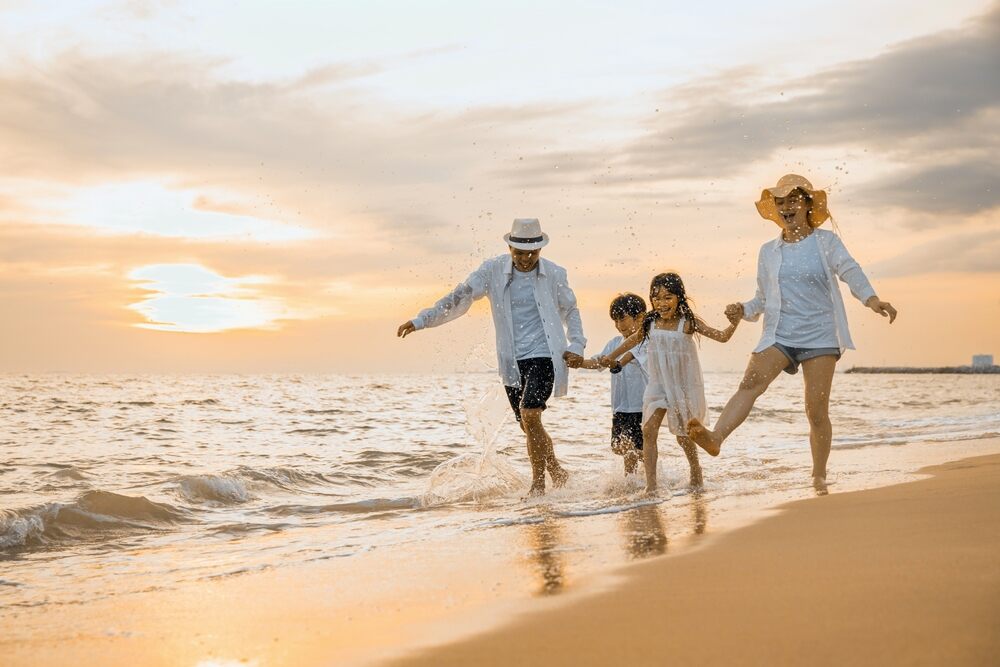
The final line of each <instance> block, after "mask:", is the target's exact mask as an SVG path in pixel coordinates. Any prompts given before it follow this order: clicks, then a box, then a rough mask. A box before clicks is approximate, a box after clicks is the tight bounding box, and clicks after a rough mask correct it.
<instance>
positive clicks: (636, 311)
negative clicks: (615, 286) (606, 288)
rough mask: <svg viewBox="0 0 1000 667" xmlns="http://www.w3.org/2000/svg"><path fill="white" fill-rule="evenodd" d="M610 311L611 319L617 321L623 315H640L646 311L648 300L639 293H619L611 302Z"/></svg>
mask: <svg viewBox="0 0 1000 667" xmlns="http://www.w3.org/2000/svg"><path fill="white" fill-rule="evenodd" d="M610 312H611V319H613V320H615V321H618V320H620V319H621V318H623V317H638V316H639V315H642V314H643V313H645V312H646V302H645V301H644V300H643V298H642V297H641V296H639V295H638V294H632V293H631V292H627V293H625V294H619V295H618V296H616V297H615V299H614V301H612V302H611V308H610Z"/></svg>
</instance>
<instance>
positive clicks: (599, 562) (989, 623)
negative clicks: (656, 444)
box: [0, 439, 1000, 667]
mask: <svg viewBox="0 0 1000 667" xmlns="http://www.w3.org/2000/svg"><path fill="white" fill-rule="evenodd" d="M942 447H943V446H942V445H940V444H937V445H931V444H928V445H925V446H916V445H913V446H907V447H900V448H873V449H869V450H858V451H854V452H838V457H840V458H841V459H842V460H846V459H847V458H848V457H855V456H856V457H863V458H864V460H867V461H869V463H870V464H871V465H872V469H873V470H874V471H881V472H879V473H878V474H879V475H880V476H881V475H886V474H888V472H887V471H884V470H882V468H881V467H879V466H878V465H876V464H878V463H879V462H880V461H881V462H882V464H883V465H882V467H885V466H884V464H885V460H886V459H885V457H891V459H892V461H893V464H892V466H890V467H895V468H897V469H908V470H913V469H915V468H916V467H918V466H919V465H920V464H919V463H914V464H913V465H908V463H907V462H908V461H923V462H926V461H928V460H937V461H943V460H947V458H949V455H948V451H953V452H954V451H961V452H970V451H975V452H1000V439H992V440H989V441H975V442H967V443H964V444H963V445H962V447H956V448H951V447H949V448H948V449H947V450H944V449H943V448H942ZM929 452H933V458H928V457H930V456H931V454H930V453H929ZM959 455H967V454H959ZM928 472H930V473H931V474H933V477H931V478H929V479H923V480H920V481H916V482H910V483H906V484H899V485H896V486H891V487H885V488H880V489H875V490H870V491H860V492H847V491H850V489H841V488H838V486H836V485H835V486H834V487H833V488H832V492H831V494H830V495H829V496H824V497H820V498H813V499H809V500H805V501H799V502H795V503H791V504H787V505H786V506H785V508H784V509H783V510H782V511H780V512H768V515H767V518H765V519H763V520H760V521H757V522H756V523H752V524H750V525H746V524H747V522H748V521H749V520H750V519H751V518H759V517H760V513H761V510H760V507H759V505H758V506H757V507H752V506H741V505H740V503H741V502H743V500H741V499H725V498H716V499H712V500H711V501H709V502H700V501H697V500H696V499H691V498H674V499H672V500H670V501H668V502H666V503H663V504H660V505H650V506H645V507H640V508H638V509H633V510H630V511H627V512H621V513H618V514H607V515H600V516H591V517H583V518H578V517H549V516H545V515H544V513H541V512H540V521H539V522H537V523H530V524H526V525H519V526H508V527H502V528H496V529H489V530H474V531H468V532H465V533H463V534H461V536H460V537H459V538H456V539H451V540H449V541H441V540H436V541H431V540H428V541H421V540H419V539H416V540H415V541H414V542H413V543H411V544H409V545H406V547H405V548H399V549H397V548H393V549H391V550H384V551H380V550H375V551H372V552H370V553H366V554H362V555H360V556H356V557H351V558H331V559H329V560H326V561H321V562H318V563H314V564H310V565H306V566H294V567H286V568H276V569H272V570H266V571H262V572H252V573H247V574H245V575H241V576H234V577H228V578H223V579H219V580H209V581H200V582H192V583H190V584H184V585H180V586H177V587H174V588H170V589H168V590H151V591H148V592H144V593H139V594H129V595H115V594H114V591H109V592H108V593H109V596H108V597H106V598H102V599H98V600H93V601H90V602H87V603H85V604H81V605H62V606H59V605H43V606H39V607H28V608H23V609H18V610H14V611H12V612H10V610H8V612H9V613H7V614H6V615H5V616H4V623H2V624H0V664H2V665H4V666H8V665H9V666H19V665H64V664H74V665H77V666H80V667H82V666H85V665H136V664H141V665H150V666H156V665H164V666H165V665H184V666H197V667H223V666H226V667H229V666H233V665H245V666H253V665H256V666H258V667H264V666H271V665H295V666H299V665H303V666H308V665H333V664H336V665H344V664H357V663H366V664H370V663H373V662H375V663H387V662H390V661H391V660H393V659H394V660H396V661H397V662H395V663H392V664H399V665H420V664H429V665H447V664H453V665H466V664H497V665H509V664H546V665H552V664H617V663H632V664H664V663H665V662H671V663H673V662H675V661H676V662H678V663H680V662H681V661H692V662H694V663H695V664H734V663H739V664H755V663H756V664H759V663H764V662H769V663H778V664H796V663H805V662H808V663H811V664H833V663H838V664H840V663H850V664H875V663H890V664H898V663H926V664H943V663H947V664H986V663H987V662H988V661H989V662H992V659H993V658H995V656H996V655H997V653H998V651H1000V639H998V638H1000V559H998V558H997V556H996V554H997V553H1000V551H998V547H1000V454H994V455H990V456H978V457H975V458H970V459H966V460H964V461H961V462H957V463H949V464H946V465H943V466H940V467H936V468H932V469H929V471H928ZM904 477H905V476H904V475H897V476H896V477H894V478H893V479H901V478H904ZM759 502H760V499H755V500H753V502H752V503H751V505H753V504H754V503H759ZM740 526H743V527H740ZM267 539H283V537H282V536H281V535H280V534H279V535H275V536H273V537H270V538H267ZM692 547H696V548H692ZM664 554H666V555H668V556H669V557H667V558H652V557H653V556H661V555H664ZM622 563H631V564H629V565H626V566H624V567H622V566H621V564H622ZM134 567H136V568H139V567H142V563H141V561H140V560H138V559H135V565H134ZM69 574H70V576H77V577H85V576H87V573H86V572H78V573H69ZM0 578H2V577H0ZM415 647H423V648H415Z"/></svg>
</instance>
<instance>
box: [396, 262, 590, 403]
mask: <svg viewBox="0 0 1000 667" xmlns="http://www.w3.org/2000/svg"><path fill="white" fill-rule="evenodd" d="M514 270H515V269H514V261H513V260H512V259H511V256H510V255H499V256H497V257H493V258H492V259H488V260H486V261H485V262H483V263H482V265H481V266H480V267H479V268H478V269H476V270H475V271H473V272H472V273H470V274H469V277H468V278H466V279H465V281H464V282H462V283H459V284H458V285H457V286H456V287H455V289H453V290H452V291H451V292H449V293H448V294H447V295H445V296H444V297H442V298H441V299H439V300H438V302H437V303H435V304H434V305H433V306H431V307H430V308H425V309H424V310H422V311H420V314H419V315H417V316H416V317H415V318H413V320H412V322H413V326H414V327H415V328H416V329H418V330H419V329H426V328H429V327H437V326H440V325H442V324H445V323H447V322H451V321H452V320H454V319H457V318H459V317H461V316H462V315H464V314H465V313H466V312H468V310H469V308H470V307H471V306H472V303H473V302H474V301H476V300H477V299H481V298H482V297H484V296H485V297H487V298H488V299H489V301H490V310H491V311H492V313H493V328H494V330H495V331H496V345H497V368H498V370H499V372H500V377H501V378H502V379H503V383H504V384H505V385H507V386H508V387H520V386H521V373H520V371H519V370H518V368H517V359H516V358H515V354H514V321H513V317H512V316H511V307H510V290H509V289H508V288H509V286H510V282H511V279H512V277H513V275H512V271H514ZM535 297H536V299H537V300H538V313H539V315H541V318H542V326H543V327H544V329H545V339H546V341H547V342H548V344H549V350H550V351H551V354H552V365H553V367H554V369H555V387H554V394H555V396H557V397H558V396H565V395H566V389H567V387H568V385H569V369H568V368H567V367H566V362H565V360H564V359H563V352H566V351H569V352H573V353H575V354H579V355H581V356H582V355H583V350H584V348H585V347H586V346H587V339H586V338H585V337H584V335H583V322H582V321H581V319H580V311H579V309H578V308H577V305H576V295H575V294H573V290H572V289H571V288H570V286H569V282H568V281H567V278H566V269H564V268H562V267H561V266H559V265H558V264H556V263H554V262H551V261H549V260H547V259H545V258H540V259H539V260H538V268H537V281H536V283H535ZM567 336H568V338H569V340H568V341H567Z"/></svg>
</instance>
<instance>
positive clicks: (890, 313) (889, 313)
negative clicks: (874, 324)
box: [865, 296, 896, 324]
mask: <svg viewBox="0 0 1000 667" xmlns="http://www.w3.org/2000/svg"><path fill="white" fill-rule="evenodd" d="M865 305H866V306H868V307H869V308H871V309H872V310H874V311H875V312H876V313H878V314H879V315H881V316H882V317H888V318H889V324H892V323H893V321H895V319H896V309H895V308H893V307H892V304H891V303H889V302H888V301H880V300H879V298H878V297H877V296H873V297H869V299H868V300H867V301H865Z"/></svg>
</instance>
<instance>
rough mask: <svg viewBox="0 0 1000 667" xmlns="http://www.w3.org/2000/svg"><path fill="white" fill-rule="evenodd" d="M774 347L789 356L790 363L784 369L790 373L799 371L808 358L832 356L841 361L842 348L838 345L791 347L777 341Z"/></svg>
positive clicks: (793, 373)
mask: <svg viewBox="0 0 1000 667" xmlns="http://www.w3.org/2000/svg"><path fill="white" fill-rule="evenodd" d="M774 347H776V348H778V351H779V352H781V353H782V354H783V355H785V356H786V357H788V365H787V366H785V368H784V371H785V372H786V373H788V374H789V375H795V374H796V373H798V372H799V364H801V363H802V362H803V361H806V360H808V359H815V358H816V357H826V356H832V357H837V361H840V348H836V347H789V346H787V345H782V344H781V343H775V344H774Z"/></svg>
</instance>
